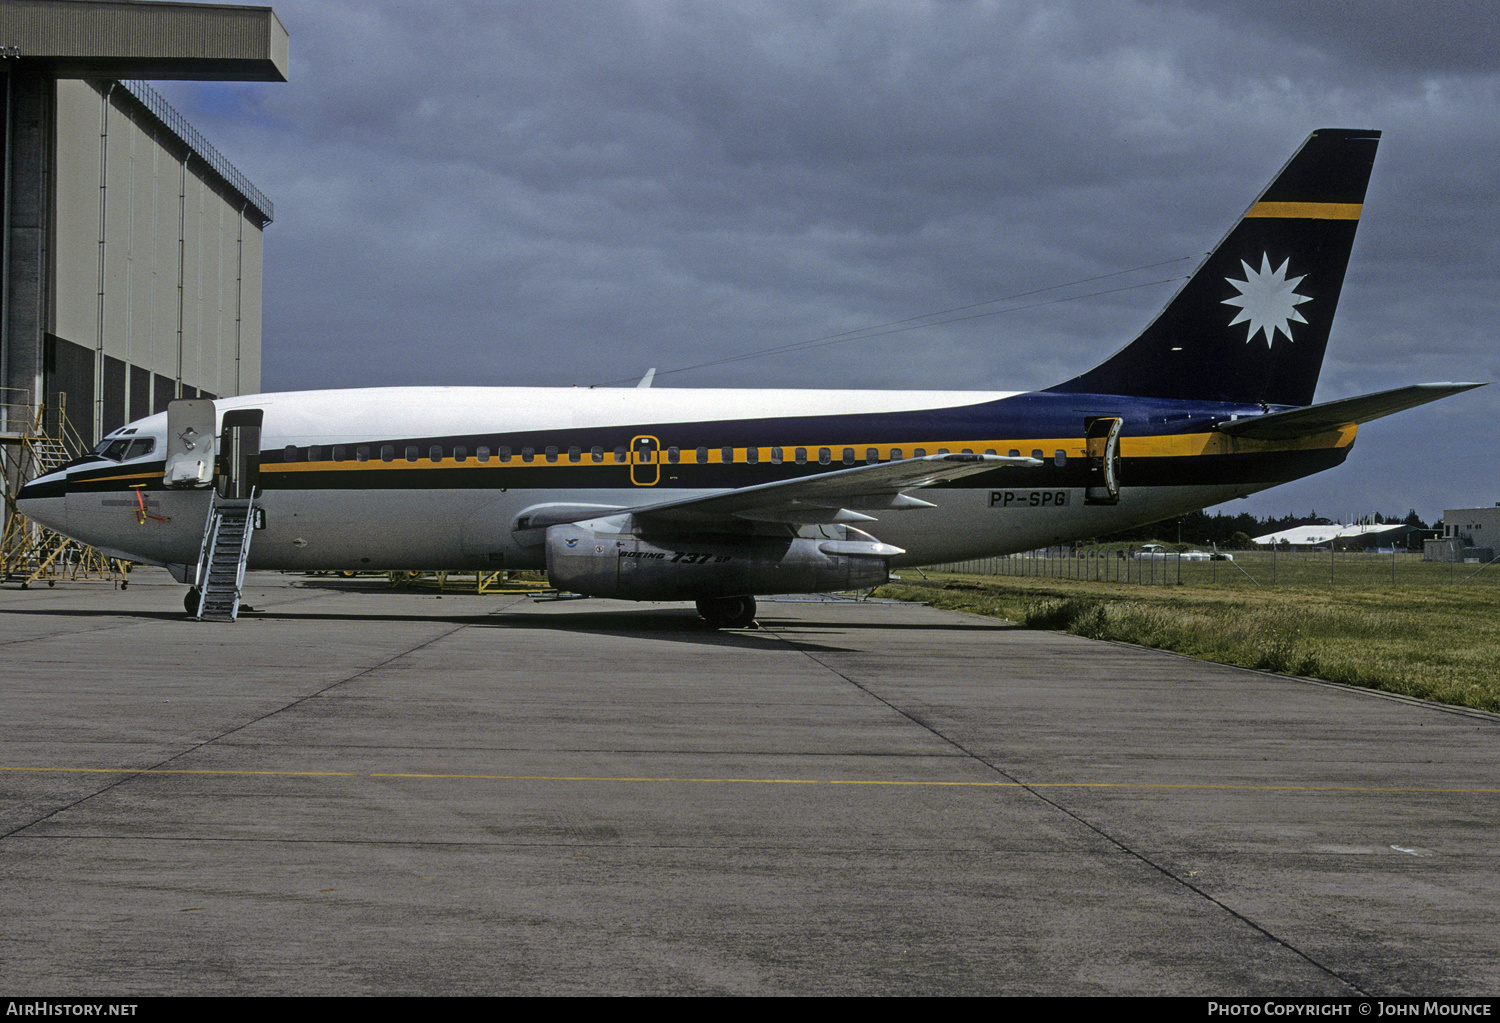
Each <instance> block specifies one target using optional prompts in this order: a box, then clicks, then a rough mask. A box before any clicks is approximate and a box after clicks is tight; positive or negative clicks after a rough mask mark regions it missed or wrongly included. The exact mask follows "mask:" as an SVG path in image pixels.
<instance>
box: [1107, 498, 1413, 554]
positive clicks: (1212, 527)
mask: <svg viewBox="0 0 1500 1023" xmlns="http://www.w3.org/2000/svg"><path fill="white" fill-rule="evenodd" d="M1333 521H1334V520H1333V519H1329V518H1325V517H1324V516H1321V515H1319V514H1318V513H1317V511H1316V510H1313V511H1310V512H1308V513H1307V514H1306V515H1292V514H1287V515H1282V516H1280V517H1279V518H1264V519H1263V518H1260V517H1259V516H1256V515H1251V514H1250V513H1249V512H1241V513H1240V514H1238V515H1229V514H1226V513H1224V512H1216V513H1215V514H1213V515H1209V514H1208V513H1206V512H1201V511H1196V512H1189V513H1188V514H1186V515H1179V516H1176V517H1175V518H1170V519H1163V520H1162V521H1160V522H1153V523H1151V524H1150V525H1145V526H1136V527H1135V528H1133V529H1125V530H1121V531H1120V532H1118V533H1111V534H1109V535H1108V536H1101V537H1099V538H1098V539H1099V542H1100V543H1115V542H1122V541H1131V540H1140V541H1147V540H1163V541H1169V542H1173V543H1175V542H1177V541H1178V532H1179V529H1180V530H1181V542H1182V543H1187V544H1194V545H1197V546H1201V547H1210V546H1218V547H1221V548H1225V549H1228V550H1243V549H1244V548H1246V547H1249V546H1250V544H1251V541H1252V540H1253V539H1254V538H1255V537H1257V536H1265V535H1266V534H1267V533H1279V532H1281V531H1282V530H1283V529H1293V528H1295V527H1297V526H1326V525H1328V524H1330V523H1331V522H1333ZM1396 523H1400V524H1402V525H1407V526H1413V527H1415V528H1417V529H1430V528H1437V527H1441V525H1442V522H1441V521H1439V522H1438V523H1437V527H1430V526H1428V525H1427V523H1425V522H1423V521H1422V520H1421V519H1420V518H1419V517H1418V516H1417V510H1416V509H1415V508H1413V509H1411V510H1410V511H1408V512H1407V513H1406V514H1405V515H1382V514H1380V513H1379V512H1376V513H1375V514H1374V515H1365V516H1361V517H1360V518H1359V519H1357V520H1356V521H1355V522H1353V523H1346V525H1361V524H1363V525H1377V526H1379V525H1387V524H1396Z"/></svg>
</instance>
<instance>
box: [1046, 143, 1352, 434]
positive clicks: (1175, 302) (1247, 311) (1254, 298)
mask: <svg viewBox="0 0 1500 1023" xmlns="http://www.w3.org/2000/svg"><path fill="white" fill-rule="evenodd" d="M1379 142H1380V133H1379V132H1378V131H1358V130H1354V129H1349V128H1321V129H1319V130H1318V131H1315V132H1313V133H1312V135H1311V136H1309V137H1308V140H1307V141H1306V142H1304V143H1303V144H1302V148H1301V149H1299V150H1297V153H1296V155H1295V156H1293V157H1292V159H1291V160H1290V162H1288V163H1287V165H1286V166H1285V167H1283V168H1282V170H1281V173H1280V174H1278V175H1277V176H1276V178H1275V180H1273V181H1272V182H1271V185H1270V187H1268V188H1267V189H1266V190H1265V191H1264V192H1263V193H1261V196H1260V198H1259V199H1258V200H1256V202H1255V204H1254V205H1252V206H1251V207H1250V209H1249V210H1247V211H1246V212H1245V215H1244V217H1243V218H1242V219H1241V220H1240V222H1239V223H1238V224H1236V225H1235V227H1234V229H1233V230H1232V231H1230V232H1229V235H1228V236H1227V237H1226V238H1225V239H1224V240H1223V241H1222V242H1220V243H1219V246H1218V248H1216V249H1214V251H1213V252H1212V253H1211V254H1210V255H1209V257H1208V259H1206V260H1205V261H1204V262H1203V264H1202V265H1201V266H1199V267H1198V269H1197V271H1196V272H1195V273H1194V274H1193V276H1192V278H1191V279H1189V280H1188V282H1187V283H1186V284H1185V285H1183V287H1182V290H1181V291H1179V292H1178V293H1177V295H1176V296H1175V297H1173V299H1172V301H1171V302H1169V303H1168V304H1167V307H1166V309H1164V310H1162V312H1161V314H1160V315H1159V316H1157V318H1156V320H1155V321H1154V322H1153V323H1152V324H1151V326H1149V327H1147V328H1146V329H1145V331H1143V332H1142V333H1141V336H1140V337H1138V338H1136V339H1135V340H1134V341H1132V342H1131V343H1130V344H1128V345H1126V346H1125V347H1124V348H1122V349H1121V350H1120V351H1118V352H1116V353H1115V354H1114V355H1112V356H1111V357H1110V358H1109V359H1107V360H1105V361H1104V362H1103V363H1101V364H1099V365H1098V366H1096V367H1094V368H1093V369H1091V370H1089V371H1088V372H1087V373H1084V374H1082V375H1081V376H1077V377H1074V378H1073V379H1072V380H1068V381H1066V382H1065V383H1061V384H1058V385H1057V386H1056V387H1052V388H1049V390H1052V391H1058V392H1063V393H1082V394H1123V395H1131V396H1136V397H1143V398H1185V399H1200V400H1209V401H1230V402H1246V403H1257V404H1265V405H1309V404H1311V403H1312V399H1313V391H1314V390H1315V389H1316V387H1317V385H1318V373H1319V371H1320V370H1321V369H1322V366H1323V349H1324V348H1326V347H1327V345H1328V331H1329V328H1330V327H1331V326H1332V324H1333V312H1334V308H1335V307H1336V306H1337V305H1338V300H1339V291H1340V289H1341V288H1342V287H1343V283H1344V269H1345V267H1347V266H1348V264H1349V251H1350V249H1351V248H1352V247H1353V245H1354V230H1355V228H1357V227H1358V226H1359V215H1360V209H1361V206H1362V204H1363V203H1364V199H1365V186H1366V185H1367V184H1368V183H1369V180H1370V168H1371V166H1372V165H1373V164H1374V162H1375V149H1376V146H1377V145H1378V144H1379Z"/></svg>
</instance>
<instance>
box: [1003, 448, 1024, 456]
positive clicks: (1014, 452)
mask: <svg viewBox="0 0 1500 1023" xmlns="http://www.w3.org/2000/svg"><path fill="white" fill-rule="evenodd" d="M1006 454H1008V455H1010V457H1012V458H1020V457H1021V449H1020V448H1011V449H1010V450H1009V451H1008V452H1006Z"/></svg>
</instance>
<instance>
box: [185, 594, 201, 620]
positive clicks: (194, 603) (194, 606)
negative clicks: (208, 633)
mask: <svg viewBox="0 0 1500 1023" xmlns="http://www.w3.org/2000/svg"><path fill="white" fill-rule="evenodd" d="M202 596H203V595H202V594H201V593H199V592H198V587H196V586H190V587H188V591H187V592H186V593H184V594H183V595H182V609H183V610H184V611H186V612H187V613H188V617H189V618H191V617H193V616H194V615H196V614H197V613H198V601H199V600H200V599H201V598H202Z"/></svg>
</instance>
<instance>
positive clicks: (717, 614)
mask: <svg viewBox="0 0 1500 1023" xmlns="http://www.w3.org/2000/svg"><path fill="white" fill-rule="evenodd" d="M698 613H699V614H700V615H702V616H703V620H704V621H705V622H707V623H708V624H709V625H710V626H712V627H713V628H715V629H746V628H749V627H750V626H751V625H753V624H754V623H755V598H754V597H752V596H750V595H748V594H746V595H744V596H739V597H705V598H703V599H702V600H700V601H698Z"/></svg>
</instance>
